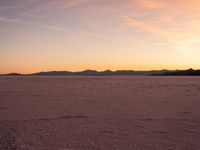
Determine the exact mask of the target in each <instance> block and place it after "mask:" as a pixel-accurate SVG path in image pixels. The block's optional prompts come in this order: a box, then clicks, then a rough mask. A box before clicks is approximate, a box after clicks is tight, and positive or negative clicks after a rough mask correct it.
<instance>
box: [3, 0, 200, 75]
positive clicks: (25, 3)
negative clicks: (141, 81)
mask: <svg viewBox="0 0 200 150" xmlns="http://www.w3.org/2000/svg"><path fill="white" fill-rule="evenodd" d="M199 8H200V1H199V0H162V1H161V0H67V1H66V0H56V1H55V0H45V1H41V0H18V1H14V0H8V1H3V0H2V1H1V0H0V73H9V72H20V73H31V72H37V71H47V70H71V71H79V70H85V69H96V70H106V69H112V70H117V69H133V70H151V69H165V68H166V69H187V68H194V69H197V68H200V59H199V56H200V9H199Z"/></svg>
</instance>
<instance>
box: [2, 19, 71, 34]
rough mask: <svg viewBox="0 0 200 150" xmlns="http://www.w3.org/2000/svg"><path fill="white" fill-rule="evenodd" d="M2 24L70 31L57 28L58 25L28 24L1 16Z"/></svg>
mask: <svg viewBox="0 0 200 150" xmlns="http://www.w3.org/2000/svg"><path fill="white" fill-rule="evenodd" d="M0 22H3V23H11V24H24V25H34V26H38V27H42V28H46V29H50V30H54V31H65V32H66V31H68V30H67V29H65V28H62V27H60V26H57V25H50V24H42V23H36V22H28V21H22V20H19V19H10V18H6V17H1V16H0Z"/></svg>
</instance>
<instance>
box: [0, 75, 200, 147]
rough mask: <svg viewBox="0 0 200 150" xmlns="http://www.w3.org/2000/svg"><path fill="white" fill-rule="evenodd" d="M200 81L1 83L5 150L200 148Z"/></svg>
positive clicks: (0, 132)
mask: <svg viewBox="0 0 200 150" xmlns="http://www.w3.org/2000/svg"><path fill="white" fill-rule="evenodd" d="M199 149H200V77H150V76H144V77H143V76H124V77H123V76H110V77H0V150H199Z"/></svg>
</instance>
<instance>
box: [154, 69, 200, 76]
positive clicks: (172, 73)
mask: <svg viewBox="0 0 200 150" xmlns="http://www.w3.org/2000/svg"><path fill="white" fill-rule="evenodd" d="M152 75H155V76H200V70H193V69H188V70H175V71H168V72H164V73H155V74H152Z"/></svg>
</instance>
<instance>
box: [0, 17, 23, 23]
mask: <svg viewBox="0 0 200 150" xmlns="http://www.w3.org/2000/svg"><path fill="white" fill-rule="evenodd" d="M0 22H5V23H21V22H20V21H19V20H17V19H10V18H6V17H1V16H0Z"/></svg>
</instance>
